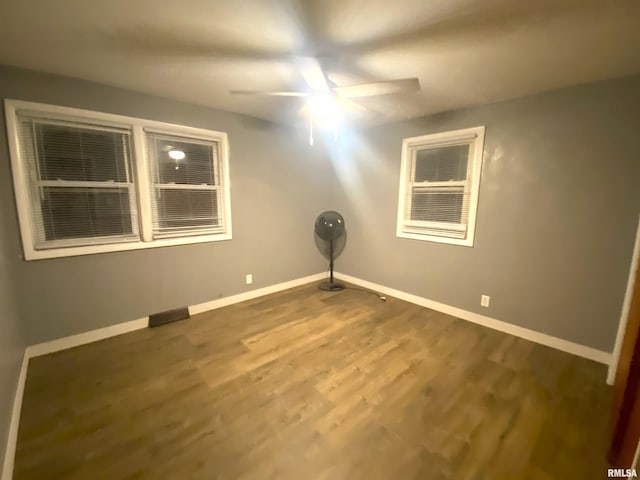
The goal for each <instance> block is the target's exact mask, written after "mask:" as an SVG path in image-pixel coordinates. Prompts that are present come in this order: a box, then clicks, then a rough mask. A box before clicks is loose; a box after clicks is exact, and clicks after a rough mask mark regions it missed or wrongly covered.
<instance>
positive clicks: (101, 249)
mask: <svg viewBox="0 0 640 480" xmlns="http://www.w3.org/2000/svg"><path fill="white" fill-rule="evenodd" d="M223 240H231V233H224V234H215V235H199V236H193V237H174V238H163V239H158V240H153V241H151V242H142V241H133V242H120V243H110V244H101V245H85V246H81V247H66V248H52V249H48V250H35V249H32V248H29V249H28V250H27V251H25V252H24V259H25V260H27V261H31V260H43V259H46V258H62V257H75V256H80V255H94V254H98V253H109V252H123V251H127V250H143V249H147V248H158V247H171V246H175V245H191V244H194V243H209V242H219V241H223Z"/></svg>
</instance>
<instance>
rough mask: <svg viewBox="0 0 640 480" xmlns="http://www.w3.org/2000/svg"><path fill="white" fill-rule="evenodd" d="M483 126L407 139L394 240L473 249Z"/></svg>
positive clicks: (403, 151) (403, 150) (404, 149)
mask: <svg viewBox="0 0 640 480" xmlns="http://www.w3.org/2000/svg"><path fill="white" fill-rule="evenodd" d="M483 143H484V127H476V128H469V129H465V130H457V131H453V132H445V133H438V134H434V135H424V136H421V137H413V138H407V139H405V140H404V142H403V146H402V165H401V175H400V197H399V201H398V226H397V235H398V236H399V237H404V238H412V239H419V240H428V241H435V242H443V243H452V244H457V245H466V246H472V245H473V238H474V231H475V217H476V211H477V204H478V190H479V186H480V172H481V170H482V152H483V148H484V147H483Z"/></svg>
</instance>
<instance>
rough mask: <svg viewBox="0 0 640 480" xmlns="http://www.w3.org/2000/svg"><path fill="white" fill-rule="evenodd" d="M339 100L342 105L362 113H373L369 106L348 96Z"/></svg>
mask: <svg viewBox="0 0 640 480" xmlns="http://www.w3.org/2000/svg"><path fill="white" fill-rule="evenodd" d="M339 102H340V106H341V107H343V108H346V109H348V110H350V111H352V112H355V113H357V114H360V115H362V114H370V113H373V112H372V110H371V109H370V108H367V107H365V106H364V105H362V104H360V103H358V102H354V101H353V100H349V99H348V98H340V99H339Z"/></svg>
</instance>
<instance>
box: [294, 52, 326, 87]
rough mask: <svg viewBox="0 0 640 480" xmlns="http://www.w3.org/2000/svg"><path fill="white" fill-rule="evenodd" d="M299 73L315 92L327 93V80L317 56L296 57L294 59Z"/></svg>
mask: <svg viewBox="0 0 640 480" xmlns="http://www.w3.org/2000/svg"><path fill="white" fill-rule="evenodd" d="M295 63H296V66H297V67H298V70H299V71H300V75H302V78H304V81H305V82H306V83H307V85H308V86H309V88H310V89H311V90H313V91H315V92H322V93H329V92H330V89H329V81H328V80H327V76H326V75H325V74H324V70H322V66H321V65H320V62H319V61H318V59H317V58H314V57H298V58H296V59H295Z"/></svg>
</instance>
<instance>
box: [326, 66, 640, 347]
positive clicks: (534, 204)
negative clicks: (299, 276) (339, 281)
mask: <svg viewBox="0 0 640 480" xmlns="http://www.w3.org/2000/svg"><path fill="white" fill-rule="evenodd" d="M478 125H485V126H486V136H485V155H484V165H483V168H482V179H481V187H480V199H479V210H478V218H477V229H476V240H475V246H474V247H473V248H469V247H462V246H453V245H446V244H439V243H431V242H424V241H419V240H409V239H400V238H397V237H396V236H395V223H396V208H397V204H398V203H397V202H398V179H399V173H400V150H401V141H402V138H404V137H411V136H416V135H424V134H427V133H433V132H440V131H446V130H452V129H459V128H465V127H473V126H478ZM639 132H640V77H634V78H628V79H623V80H617V81H611V82H604V83H599V84H592V85H587V86H579V87H573V88H569V89H563V90H558V91H554V92H551V93H546V94H542V95H537V96H533V97H528V98H524V99H520V100H515V101H509V102H503V103H499V104H492V105H487V106H482V107H478V108H471V109H467V110H462V111H456V112H451V113H446V114H440V115H435V116H431V117H427V118H422V119H417V120H413V121H407V122H404V123H399V124H393V125H387V126H383V127H379V128H374V129H371V130H368V131H366V132H365V133H364V134H360V135H358V134H353V135H352V136H351V137H349V138H348V140H349V141H346V140H347V139H345V141H343V143H342V144H341V145H340V146H334V147H333V155H332V159H333V162H334V164H335V165H336V168H337V170H338V177H339V178H340V179H341V184H342V189H343V192H344V198H343V200H342V203H343V205H344V216H345V220H346V223H347V226H348V230H349V244H348V246H347V248H346V249H345V251H344V254H343V256H342V257H341V258H340V259H339V261H338V266H337V269H338V270H339V271H340V272H343V273H347V274H350V275H354V276H356V277H360V278H363V279H366V280H369V281H373V282H376V283H380V284H382V285H386V286H389V287H393V288H396V289H399V290H403V291H406V292H409V293H412V294H415V295H419V296H422V297H426V298H428V299H432V300H436V301H438V302H443V303H445V304H449V305H453V306H456V307H460V308H463V309H466V310H470V311H473V312H477V313H480V314H484V315H488V316H490V317H493V318H496V319H499V320H502V321H505V322H510V323H512V324H515V325H519V326H523V327H526V328H530V329H532V330H536V331H539V332H544V333H547V334H550V335H554V336H557V337H560V338H563V339H567V340H571V341H574V342H577V343H581V344H584V345H589V346H592V347H595V348H599V349H602V350H605V351H611V350H612V348H613V343H614V338H615V334H616V329H617V325H618V319H619V315H620V310H621V305H622V300H623V296H624V290H625V283H626V279H627V275H628V269H629V263H630V259H631V253H632V247H633V239H634V235H635V229H636V223H637V220H638V212H639V210H640V141H639V140H638V138H639ZM481 294H487V295H490V296H491V306H490V308H482V307H480V295H481Z"/></svg>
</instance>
